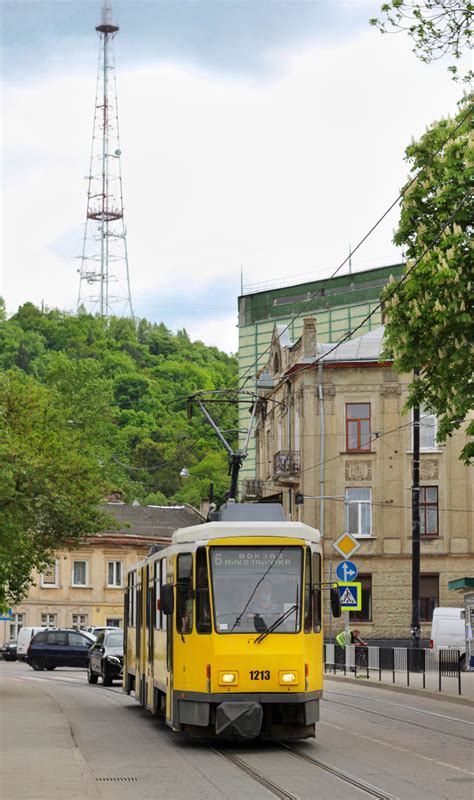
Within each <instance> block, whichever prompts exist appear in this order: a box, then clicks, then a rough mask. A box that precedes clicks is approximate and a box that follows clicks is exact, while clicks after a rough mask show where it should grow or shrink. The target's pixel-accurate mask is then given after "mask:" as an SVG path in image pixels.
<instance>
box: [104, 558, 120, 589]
mask: <svg viewBox="0 0 474 800" xmlns="http://www.w3.org/2000/svg"><path fill="white" fill-rule="evenodd" d="M107 586H119V587H120V586H122V562H121V561H109V563H108V567H107Z"/></svg>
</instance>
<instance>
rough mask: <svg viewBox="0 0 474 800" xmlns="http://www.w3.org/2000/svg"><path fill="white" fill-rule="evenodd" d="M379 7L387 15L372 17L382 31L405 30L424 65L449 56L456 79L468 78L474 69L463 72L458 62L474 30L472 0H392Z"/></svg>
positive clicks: (397, 31) (371, 21)
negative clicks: (473, 25) (460, 72)
mask: <svg viewBox="0 0 474 800" xmlns="http://www.w3.org/2000/svg"><path fill="white" fill-rule="evenodd" d="M380 10H381V11H382V13H383V15H384V18H383V19H379V18H378V17H373V18H372V19H371V20H370V24H371V25H375V26H376V27H377V28H378V29H379V30H380V31H381V33H400V32H402V31H405V32H406V33H408V35H409V36H410V37H411V39H412V40H413V43H414V47H413V52H414V53H415V54H416V55H417V56H418V58H419V59H420V60H421V61H423V62H424V63H425V64H429V63H431V62H432V61H438V60H439V59H440V58H443V56H449V57H450V58H451V59H452V62H453V63H451V64H450V65H449V67H448V69H449V71H450V72H451V73H452V74H453V76H454V78H455V79H459V78H461V79H462V80H465V81H469V80H471V78H472V70H469V71H468V72H467V74H466V75H460V74H459V71H458V66H457V64H456V63H455V62H456V61H458V60H459V59H460V58H461V56H462V54H463V51H464V50H466V51H469V49H470V45H471V41H472V35H473V29H472V20H473V16H474V3H472V2H471V0H389V2H386V3H383V4H382V6H381V8H380Z"/></svg>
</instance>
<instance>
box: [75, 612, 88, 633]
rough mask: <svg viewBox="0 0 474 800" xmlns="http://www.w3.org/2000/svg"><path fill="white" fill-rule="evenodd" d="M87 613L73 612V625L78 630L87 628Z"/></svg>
mask: <svg viewBox="0 0 474 800" xmlns="http://www.w3.org/2000/svg"><path fill="white" fill-rule="evenodd" d="M87 620H88V615H87V614H73V615H72V627H73V628H75V629H76V630H84V629H85V628H87Z"/></svg>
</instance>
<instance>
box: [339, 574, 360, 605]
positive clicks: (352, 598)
mask: <svg viewBox="0 0 474 800" xmlns="http://www.w3.org/2000/svg"><path fill="white" fill-rule="evenodd" d="M338 588H339V600H340V601H341V610H342V611H362V584H361V583H359V582H357V583H354V582H353V581H352V582H346V583H339V587H338Z"/></svg>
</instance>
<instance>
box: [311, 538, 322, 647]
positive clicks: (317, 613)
mask: <svg viewBox="0 0 474 800" xmlns="http://www.w3.org/2000/svg"><path fill="white" fill-rule="evenodd" d="M313 630H314V632H315V633H320V632H321V555H320V554H319V553H313Z"/></svg>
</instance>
